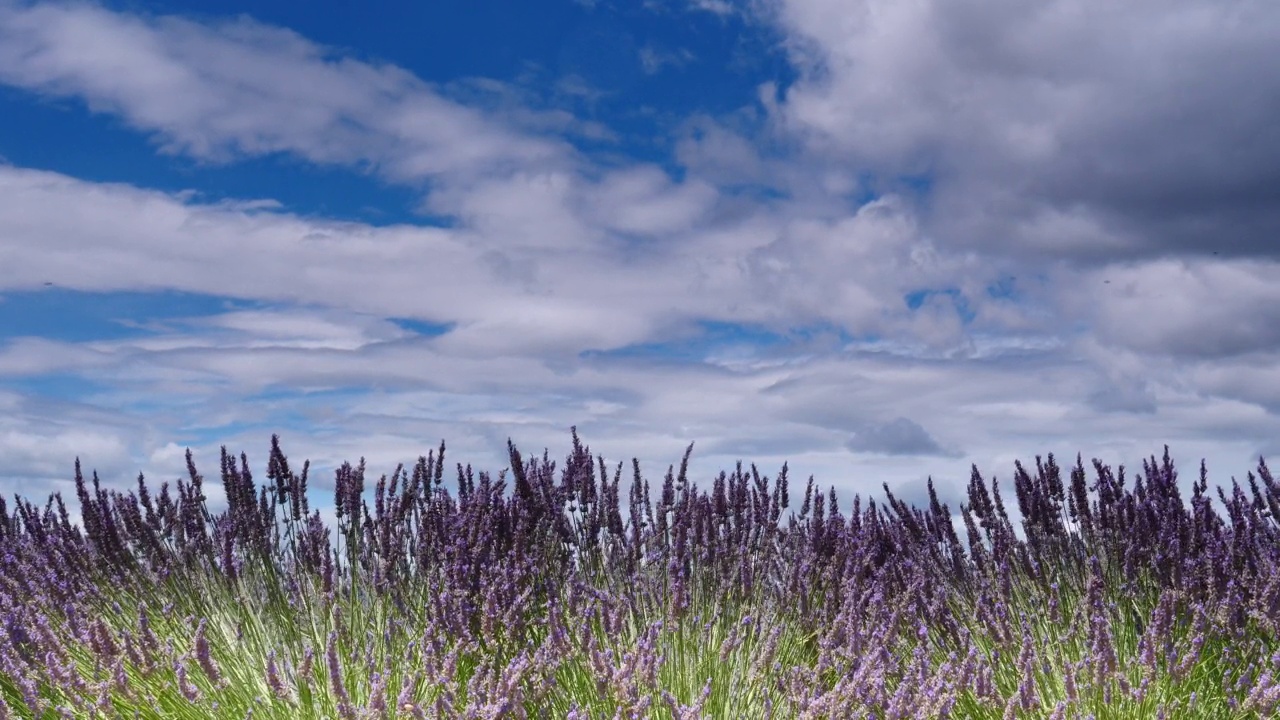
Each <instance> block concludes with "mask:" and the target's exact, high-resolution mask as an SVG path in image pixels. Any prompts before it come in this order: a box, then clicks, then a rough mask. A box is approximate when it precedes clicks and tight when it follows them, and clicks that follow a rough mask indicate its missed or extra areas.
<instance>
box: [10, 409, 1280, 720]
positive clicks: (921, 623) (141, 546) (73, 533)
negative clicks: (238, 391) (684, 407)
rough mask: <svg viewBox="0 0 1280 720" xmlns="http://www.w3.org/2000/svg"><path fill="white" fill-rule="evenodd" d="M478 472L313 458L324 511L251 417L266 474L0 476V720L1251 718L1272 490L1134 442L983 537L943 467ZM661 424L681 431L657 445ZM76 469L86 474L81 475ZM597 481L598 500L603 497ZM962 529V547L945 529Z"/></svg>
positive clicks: (1263, 640)
mask: <svg viewBox="0 0 1280 720" xmlns="http://www.w3.org/2000/svg"><path fill="white" fill-rule="evenodd" d="M508 449H509V452H510V458H511V468H510V469H511V480H512V486H511V487H510V488H507V483H506V471H504V472H503V473H502V474H500V475H499V477H498V478H497V479H496V480H495V479H492V478H491V477H490V476H489V474H487V473H483V472H482V473H480V475H479V479H478V480H477V479H476V477H475V475H474V474H473V472H472V470H471V468H470V466H468V467H467V468H465V469H464V468H463V467H462V466H461V465H460V464H459V465H458V467H457V488H456V494H451V493H450V492H449V491H448V490H446V489H445V488H444V487H443V486H442V479H443V473H444V445H443V444H441V446H440V449H439V452H438V453H436V452H432V453H431V454H429V455H428V456H427V457H423V458H419V460H418V462H417V464H416V465H415V466H414V467H413V468H412V469H409V470H406V469H405V468H404V467H403V466H402V467H399V468H397V469H396V471H395V473H394V474H393V475H392V476H391V477H390V478H388V477H387V476H385V475H384V476H382V477H381V479H380V480H379V481H378V482H377V483H376V486H375V488H373V505H372V508H371V507H370V506H369V504H368V503H367V502H366V501H365V499H364V495H365V493H364V491H365V489H366V488H365V484H366V480H365V465H364V462H363V460H362V461H361V462H360V464H359V465H358V466H355V467H353V466H351V465H349V464H345V465H343V466H342V468H341V469H339V470H338V471H337V473H336V478H335V480H336V482H335V509H336V515H337V534H336V536H335V535H333V534H332V533H331V529H330V528H328V527H326V525H325V523H323V522H322V521H321V518H320V514H319V512H318V511H314V510H312V509H311V508H310V507H309V506H308V503H307V493H306V489H307V474H308V465H306V464H304V465H303V467H302V471H301V474H296V473H295V472H294V471H293V469H292V468H291V467H290V465H289V463H288V461H287V459H286V458H285V456H284V454H283V453H282V452H281V450H280V447H279V443H278V440H277V438H274V437H273V438H272V446H271V454H270V460H269V463H268V469H267V474H266V477H267V483H266V485H265V486H264V487H262V488H257V487H256V486H255V484H254V482H253V478H252V475H251V473H250V471H249V465H248V461H247V459H246V458H245V456H244V455H241V456H240V458H239V463H238V464H237V462H236V458H235V457H233V456H231V455H229V454H228V453H227V452H226V450H225V449H224V450H223V453H222V467H221V476H222V483H223V485H224V488H225V494H226V500H227V507H226V510H225V511H224V512H221V513H219V514H217V515H213V514H211V513H210V512H209V510H208V507H207V504H206V497H205V495H204V493H203V491H202V486H203V479H202V477H201V475H200V474H199V473H198V472H197V471H196V468H195V466H194V464H193V463H192V461H191V455H190V453H188V455H187V464H188V470H189V475H190V477H189V479H186V480H179V481H178V482H177V487H176V494H174V493H172V492H171V491H170V487H169V484H168V483H165V484H163V485H162V486H161V488H160V491H159V493H158V494H156V495H154V496H153V495H152V494H151V492H150V491H149V490H148V488H147V486H146V483H145V480H144V479H143V478H142V477H141V476H140V477H139V478H138V482H137V490H136V492H135V491H133V490H130V491H129V492H128V493H127V494H125V493H122V492H119V491H114V490H103V489H102V488H101V486H100V483H99V480H98V477H97V475H96V473H94V475H93V477H92V481H91V483H89V482H86V480H85V478H84V477H83V476H82V475H81V472H80V466H79V462H78V461H77V463H76V478H75V481H76V492H77V495H78V498H79V501H80V505H81V523H79V524H75V525H73V524H72V523H71V522H70V520H69V518H68V513H67V510H66V507H65V505H64V504H63V500H62V498H61V496H60V495H58V494H54V495H52V496H50V498H49V500H48V502H47V503H46V504H45V506H44V507H43V509H41V508H40V507H38V506H36V505H33V504H32V503H30V502H28V501H26V500H24V499H22V498H16V499H15V502H16V507H15V508H14V511H13V512H12V513H10V512H9V510H8V507H7V505H6V503H5V501H4V499H3V498H0V619H2V622H3V628H2V629H0V720H3V719H4V718H10V717H24V718H30V717H37V718H88V717H102V718H209V717H218V718H223V717H225V718H236V719H237V720H238V719H239V718H289V719H293V718H342V719H343V720H353V719H355V718H379V719H389V718H419V719H420V718H455V717H458V718H507V717H512V718H524V717H535V718H541V717H554V718H577V719H579V720H585V719H586V718H593V719H594V718H605V719H608V718H649V717H656V718H681V719H692V718H704V717H707V718H769V717H772V718H876V719H877V720H886V719H894V718H944V717H945V718H1054V719H1065V718H1084V717H1092V718H1095V719H1098V720H1101V719H1102V718H1156V717H1158V718H1214V719H1220V718H1254V717H1269V716H1271V715H1272V714H1273V713H1274V712H1275V710H1276V709H1277V707H1280V638H1278V630H1280V627H1278V625H1280V572H1277V568H1278V563H1280V524H1278V518H1280V486H1277V484H1276V482H1275V481H1274V480H1273V478H1272V477H1271V475H1270V473H1269V472H1268V470H1267V467H1266V464H1265V462H1262V461H1260V462H1259V467H1258V477H1255V476H1254V475H1253V474H1252V473H1250V474H1249V476H1248V488H1247V489H1245V488H1242V487H1241V486H1240V484H1239V483H1237V482H1236V481H1235V480H1233V481H1232V488H1231V492H1230V494H1226V493H1224V492H1223V491H1222V490H1221V489H1218V490H1217V495H1218V498H1219V500H1220V502H1221V507H1222V508H1223V510H1224V511H1225V516H1224V515H1221V514H1219V511H1218V510H1215V508H1214V506H1213V505H1212V503H1211V500H1210V496H1209V494H1208V483H1207V481H1206V479H1205V475H1206V471H1205V468H1204V464H1203V463H1201V469H1200V480H1199V481H1198V482H1196V483H1195V484H1194V492H1193V495H1192V497H1191V498H1190V503H1189V504H1187V503H1184V501H1183V499H1182V497H1181V494H1180V491H1179V488H1178V483H1177V474H1176V473H1175V471H1174V468H1173V464H1172V462H1171V461H1170V459H1169V454H1168V448H1166V449H1165V454H1164V458H1163V461H1161V462H1159V463H1157V461H1156V459H1155V458H1154V457H1152V458H1151V460H1150V463H1146V462H1144V473H1143V474H1142V475H1141V476H1139V477H1138V478H1137V479H1136V481H1135V482H1134V483H1133V486H1132V487H1126V482H1125V477H1124V469H1123V468H1121V469H1120V471H1119V473H1118V474H1113V473H1112V472H1111V470H1110V468H1108V467H1106V466H1104V465H1102V464H1101V463H1099V462H1097V461H1095V462H1094V463H1093V469H1094V471H1095V474H1096V478H1095V479H1094V480H1093V481H1092V482H1089V481H1088V480H1087V478H1086V472H1085V469H1084V467H1083V464H1082V463H1081V461H1080V459H1079V457H1077V460H1076V467H1075V468H1074V469H1072V470H1071V471H1070V473H1069V477H1068V478H1064V477H1062V474H1061V471H1060V469H1059V467H1058V466H1057V465H1056V464H1055V462H1054V459H1053V456H1052V455H1050V456H1049V458H1048V461H1047V462H1041V459H1040V458H1036V468H1035V473H1034V474H1032V473H1029V472H1027V471H1026V469H1024V468H1023V467H1022V465H1021V464H1018V465H1017V467H1016V473H1015V475H1014V478H1013V489H1014V495H1015V496H1016V500H1017V508H1018V511H1019V513H1020V515H1021V520H1020V532H1015V528H1014V524H1013V522H1012V521H1011V520H1010V514H1009V513H1008V512H1007V511H1006V508H1005V504H1004V503H1005V499H1004V498H1003V497H1002V495H1001V493H1000V490H999V485H998V483H997V482H996V481H995V480H992V481H991V482H990V483H989V484H988V483H987V482H986V481H984V480H983V478H982V477H981V476H980V475H979V474H978V471H977V468H974V469H973V473H972V477H971V479H970V482H969V486H968V502H967V503H963V504H962V505H961V507H960V508H959V513H958V514H957V515H956V516H954V520H955V522H953V515H952V511H951V509H950V508H948V507H947V506H946V505H944V504H941V503H940V502H939V501H938V498H937V496H936V494H935V492H934V488H933V484H932V481H930V483H929V496H930V502H929V506H928V507H927V508H924V509H920V508H915V507H911V506H908V505H907V504H906V503H905V502H903V501H901V500H899V499H898V498H895V497H894V495H893V494H892V493H891V492H890V490H889V488H888V486H887V485H886V486H885V488H884V489H885V494H886V500H887V502H886V503H884V504H879V505H877V504H876V503H875V502H874V501H872V502H869V503H868V504H867V506H866V507H865V508H863V507H861V501H860V499H859V498H857V497H855V498H854V500H853V503H852V508H851V512H850V513H849V514H848V515H846V514H845V513H844V512H843V511H842V510H841V508H840V507H839V505H838V502H837V498H836V494H835V491H834V490H831V491H830V492H827V493H824V492H822V491H820V490H815V488H814V483H813V478H812V477H811V478H810V479H809V482H808V484H807V486H806V488H805V490H804V493H803V497H802V498H800V497H799V493H796V495H797V498H795V499H797V500H800V507H799V511H798V512H795V511H790V512H788V513H787V514H786V516H785V517H784V515H783V513H784V511H785V510H789V509H790V508H791V502H790V501H791V499H792V498H791V497H790V488H789V483H788V478H787V467H786V466H785V465H784V466H783V468H782V470H781V473H780V474H779V475H778V476H777V478H775V479H773V480H771V479H770V478H768V477H762V476H760V475H759V473H758V472H757V470H756V468H755V466H752V467H751V468H750V471H749V472H747V471H744V470H743V468H742V465H741V464H740V463H739V465H738V466H737V468H736V469H735V471H734V472H733V473H732V474H731V475H727V474H725V473H721V474H720V476H719V477H717V478H715V479H714V482H713V483H712V484H711V485H710V487H705V488H699V487H698V485H697V484H695V483H691V482H689V481H688V480H687V479H686V469H687V464H688V459H689V453H688V452H686V454H685V456H684V460H683V462H682V463H681V466H680V469H679V471H678V472H677V471H675V469H674V468H669V469H668V472H667V474H666V477H665V478H664V480H663V482H662V483H661V486H660V488H655V491H654V492H652V493H651V492H650V484H649V482H648V480H646V479H644V478H643V477H642V476H641V474H640V469H639V464H638V463H637V462H635V461H633V473H632V476H633V477H632V480H631V482H630V483H629V490H627V491H624V490H623V489H622V484H621V475H622V465H621V464H619V465H618V467H617V468H616V470H615V472H614V473H613V475H612V478H610V475H609V472H608V468H607V467H606V465H605V462H604V460H603V458H600V459H599V461H598V465H597V464H596V463H595V462H593V458H592V456H591V454H590V451H589V450H588V449H587V448H585V447H583V446H582V445H581V444H580V442H579V440H578V437H577V433H576V431H575V432H574V434H573V451H572V453H571V454H570V455H569V456H568V458H567V460H566V462H565V465H564V467H563V469H562V470H561V471H560V473H559V476H558V478H557V475H556V464H555V463H553V462H550V461H549V460H548V458H547V456H546V454H545V453H544V455H543V457H542V459H541V462H538V461H537V460H530V461H528V462H525V461H524V460H523V459H522V458H521V455H520V453H519V452H518V451H517V450H516V449H515V447H514V446H513V445H509V447H508ZM690 451H692V446H690ZM90 485H91V487H89V486H90ZM624 494H625V495H626V497H625V498H624V497H623V495H624ZM961 530H962V531H963V534H964V535H965V536H966V537H965V539H964V540H963V541H962V540H961V538H960V534H961V532H959V531H961Z"/></svg>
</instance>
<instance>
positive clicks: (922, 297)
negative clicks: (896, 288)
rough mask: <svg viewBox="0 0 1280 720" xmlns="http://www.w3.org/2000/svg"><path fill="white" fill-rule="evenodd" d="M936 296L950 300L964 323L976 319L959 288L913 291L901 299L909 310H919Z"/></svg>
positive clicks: (967, 300)
mask: <svg viewBox="0 0 1280 720" xmlns="http://www.w3.org/2000/svg"><path fill="white" fill-rule="evenodd" d="M988 292H990V289H988ZM936 295H945V296H947V297H948V298H950V300H951V303H952V304H953V305H955V308H956V313H957V314H958V315H959V316H960V319H961V320H963V321H964V322H965V323H970V322H973V319H974V318H975V317H977V314H976V313H974V312H973V310H972V309H971V308H970V307H969V299H968V298H967V297H965V296H964V293H962V292H960V289H959V288H954V287H949V288H938V289H927V290H915V291H912V292H909V293H907V294H906V295H903V296H902V299H903V300H904V301H906V303H907V307H908V308H910V309H911V310H919V309H920V306H922V305H924V303H925V301H926V300H928V299H929V298H931V297H934V296H936Z"/></svg>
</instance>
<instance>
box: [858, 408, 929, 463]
mask: <svg viewBox="0 0 1280 720" xmlns="http://www.w3.org/2000/svg"><path fill="white" fill-rule="evenodd" d="M845 446H846V447H848V448H849V449H850V450H853V451H854V452H870V453H884V454H886V455H943V454H946V453H944V451H943V450H942V448H941V447H939V446H938V442H937V441H936V440H934V439H933V438H932V437H931V436H930V435H929V433H928V432H927V431H926V430H925V429H924V428H923V427H921V426H920V423H917V422H915V421H914V420H909V419H907V418H904V417H900V418H894V419H893V420H890V421H888V422H884V423H877V424H875V425H870V426H868V427H865V428H863V429H861V430H859V431H857V432H856V433H854V436H853V438H852V439H850V440H849V442H847V443H845Z"/></svg>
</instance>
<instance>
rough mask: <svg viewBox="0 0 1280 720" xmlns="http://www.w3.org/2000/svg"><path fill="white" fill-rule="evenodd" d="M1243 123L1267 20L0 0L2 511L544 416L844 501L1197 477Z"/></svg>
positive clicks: (894, 7) (1273, 40)
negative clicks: (1096, 476)
mask: <svg viewBox="0 0 1280 720" xmlns="http://www.w3.org/2000/svg"><path fill="white" fill-rule="evenodd" d="M1277 117H1280V5H1277V4H1276V3H1274V2H1271V1H1270V0H1134V1H1133V2H1125V3H1115V2H1112V0H1031V1H1028V0H1016V1H1014V0H994V1H993V0H981V1H978V0H909V1H905V2H904V1H903V0H626V1H625V2H624V1H615V0H590V1H588V0H541V1H540V2H527V1H524V0H465V1H463V0H438V1H437V2H431V3H375V4H368V3H354V2H349V1H348V0H316V1H314V2H308V3H297V2H275V1H271V2H265V1H260V0H259V1H255V2H248V1H247V0H220V1H219V2H217V3H213V2H158V1H154V0H129V1H128V2H18V1H15V0H0V458H2V461H0V492H3V494H4V495H5V496H7V497H12V496H13V495H14V494H15V493H17V494H20V495H22V496H24V497H27V498H30V499H33V500H37V501H43V499H44V498H46V497H47V496H48V494H49V493H51V492H59V491H60V492H62V493H63V495H64V497H67V498H69V499H70V498H74V495H75V493H74V486H73V484H72V478H73V468H74V462H75V459H76V458H77V457H79V458H80V459H81V461H82V462H83V464H84V466H85V470H86V473H87V472H89V471H90V470H96V471H97V472H98V473H99V475H100V476H101V478H102V481H103V484H104V485H105V486H106V487H113V488H118V489H127V488H129V487H132V486H133V485H134V484H135V482H136V477H137V475H138V474H139V473H143V474H144V475H145V476H146V478H147V480H148V483H149V484H151V486H152V487H153V488H154V487H156V486H157V485H158V484H159V483H160V482H164V481H168V482H170V483H171V484H174V483H175V482H176V480H177V479H178V478H180V477H184V476H185V474H186V472H185V462H184V459H183V457H184V453H185V451H186V449H188V448H190V449H191V451H192V452H193V453H194V456H195V461H196V465H197V467H198V468H199V469H200V470H201V471H202V473H203V474H204V475H205V477H206V492H207V494H208V495H209V496H210V498H211V505H212V506H214V507H217V506H219V504H220V503H222V502H223V500H222V496H221V493H220V483H219V482H218V480H217V478H218V456H219V455H218V454H219V448H220V447H221V446H226V447H227V449H228V450H230V451H231V452H233V453H235V454H239V453H241V452H244V453H246V454H247V455H248V458H249V462H250V466H251V468H252V469H253V470H254V471H255V474H256V476H257V479H258V480H259V481H260V482H261V481H262V480H263V479H265V474H266V461H267V451H268V449H269V447H270V438H271V435H272V434H273V433H278V434H279V435H280V436H281V442H282V446H283V449H284V450H285V452H286V454H287V455H288V456H289V457H290V460H291V461H292V462H293V463H294V465H295V466H298V465H300V464H301V461H302V460H303V459H310V460H311V462H312V471H313V472H312V475H311V480H310V487H311V488H312V502H313V504H314V505H323V504H324V502H325V501H327V502H328V503H329V504H330V505H331V503H332V494H331V489H332V486H333V470H334V468H335V467H337V466H338V465H340V464H341V463H342V462H343V461H351V462H353V463H355V462H357V461H358V460H359V458H361V457H364V458H366V461H367V465H368V473H369V477H370V480H369V481H368V482H370V483H371V482H373V481H374V480H376V478H377V476H379V475H380V474H383V473H387V474H390V473H391V472H393V471H394V469H395V467H396V465H397V464H398V463H405V464H406V465H411V464H412V463H413V462H414V461H415V460H416V459H417V457H418V456H419V455H426V454H427V453H428V452H429V451H431V450H432V449H434V448H436V447H438V446H439V444H440V442H441V441H442V440H443V441H444V442H445V444H446V454H445V460H446V463H447V464H448V467H449V468H453V467H454V463H456V462H461V463H463V464H468V463H469V464H472V465H473V466H474V467H475V469H476V470H477V471H479V470H488V471H490V472H492V473H493V474H494V475H495V476H496V474H497V473H498V472H499V471H500V470H501V469H503V468H505V467H507V466H508V464H509V463H508V461H507V456H506V443H507V440H508V439H511V440H512V441H513V442H514V443H515V444H516V446H517V447H518V448H519V449H520V450H521V451H522V453H523V454H524V455H525V456H526V457H529V456H538V457H541V455H542V453H543V451H544V450H546V451H547V453H548V455H549V457H550V458H551V459H553V460H556V461H557V465H558V467H563V461H564V458H565V456H566V455H567V454H568V453H569V452H570V449H571V436H570V427H574V426H576V427H577V431H578V433H579V435H580V437H581V438H582V440H583V442H584V443H585V444H587V445H588V446H589V447H590V448H591V450H592V452H593V453H594V454H596V455H602V456H603V457H604V458H605V461H606V463H607V464H608V465H609V466H610V467H611V468H613V467H616V466H617V464H618V463H624V472H623V475H624V477H625V478H629V477H630V472H631V460H632V458H637V459H638V460H639V461H640V466H641V470H642V472H643V474H644V476H645V477H646V478H647V479H649V480H650V481H651V483H660V482H661V478H662V476H663V475H664V474H665V473H666V471H667V468H668V467H669V466H670V465H672V464H675V465H676V466H677V467H678V465H679V462H680V459H681V457H682V455H683V453H684V451H685V448H686V447H687V446H688V445H689V444H690V443H693V444H694V448H693V455H692V458H691V462H690V476H691V479H692V480H693V481H695V482H697V483H699V484H700V485H702V486H704V487H706V486H708V485H710V483H711V481H712V480H713V479H714V477H715V475H716V474H718V473H719V471H721V470H727V471H732V470H733V467H734V465H735V464H736V462H737V461H739V460H741V461H743V463H744V465H745V466H747V467H749V466H750V464H751V463H755V464H756V465H757V467H758V468H759V470H760V472H761V473H763V474H765V475H768V476H771V477H773V476H776V474H777V472H778V470H779V469H780V468H781V466H782V464H783V463H784V462H786V463H787V464H788V468H789V475H790V478H791V482H792V487H793V489H794V488H795V487H796V486H797V485H799V486H800V488H801V489H802V488H803V483H804V482H805V481H806V480H807V478H808V477H809V476H810V475H812V476H813V477H814V479H815V482H816V483H817V484H819V485H820V486H822V487H827V486H834V487H835V488H836V489H837V491H838V492H839V493H840V496H841V505H842V506H843V509H844V510H845V511H846V512H847V511H848V507H849V505H850V503H851V502H852V495H853V493H858V494H860V495H862V496H863V497H864V498H866V497H874V498H877V499H878V498H881V497H883V490H882V484H883V483H887V484H888V485H889V487H890V488H891V489H892V490H893V491H894V493H895V495H897V496H899V497H902V498H904V499H906V500H907V501H909V502H913V503H917V504H921V503H923V502H927V495H926V493H925V483H926V479H927V478H932V479H933V481H934V483H935V484H936V486H937V488H938V493H939V495H940V497H941V499H942V500H943V501H946V502H949V503H950V504H951V506H952V508H953V509H957V508H958V506H959V503H960V502H961V501H962V499H963V497H964V491H963V488H964V486H965V484H966V483H967V481H968V479H969V473H970V468H971V466H973V465H976V466H977V467H978V469H979V471H980V472H981V473H982V474H983V476H984V477H986V478H987V479H988V480H989V479H990V478H991V477H992V476H995V477H996V478H998V479H1000V480H1001V481H1002V486H1003V487H1005V488H1010V483H1009V479H1010V477H1011V474H1012V472H1013V470H1014V465H1013V463H1014V461H1015V460H1021V461H1022V462H1023V463H1024V465H1027V466H1029V467H1032V468H1034V466H1035V457H1036V456H1037V455H1039V456H1047V455H1048V454H1050V453H1053V454H1054V455H1055V457H1056V458H1057V460H1058V462H1059V464H1060V465H1062V466H1064V467H1070V466H1072V465H1074V462H1075V458H1076V455H1077V453H1079V454H1081V455H1082V456H1083V459H1084V463H1085V465H1086V467H1089V466H1090V461H1091V459H1093V458H1098V459H1100V460H1102V461H1103V462H1105V463H1107V464H1110V465H1112V466H1118V465H1124V466H1125V467H1126V469H1127V474H1128V476H1129V477H1133V474H1134V473H1135V472H1140V471H1141V468H1142V460H1143V459H1144V458H1148V457H1150V456H1152V455H1157V456H1158V455H1160V454H1161V453H1162V452H1163V448H1164V446H1165V445H1166V444H1167V445H1168V446H1169V448H1170V453H1171V455H1172V456H1173V459H1174V461H1175V463H1177V464H1178V465H1179V467H1180V468H1181V470H1182V477H1181V480H1182V484H1183V486H1184V488H1189V487H1190V483H1191V482H1192V481H1193V480H1195V479H1196V477H1198V465H1199V462H1200V460H1201V459H1204V460H1205V461H1206V463H1207V464H1208V470H1209V478H1210V484H1211V487H1212V486H1213V485H1215V484H1225V485H1228V486H1229V484H1230V480H1231V478H1232V477H1237V478H1239V479H1241V480H1242V481H1243V479H1244V477H1245V475H1246V473H1247V472H1249V471H1250V470H1252V469H1255V468H1256V467H1257V463H1258V460H1259V458H1260V457H1270V458H1274V457H1275V456H1276V455H1280V362H1277V360H1278V359H1280V282H1277V280H1278V279H1280V124H1277V123H1276V122H1275V119H1276V118H1277ZM448 475H449V477H450V478H452V477H453V475H454V473H453V472H450V473H448ZM1090 475H1091V476H1092V472H1091V473H1090ZM793 494H794V493H793ZM1010 495H1011V493H1010ZM1010 504H1013V503H1012V501H1011V500H1010ZM71 505H72V507H73V509H74V508H75V506H76V504H75V503H74V502H73V503H71Z"/></svg>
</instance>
